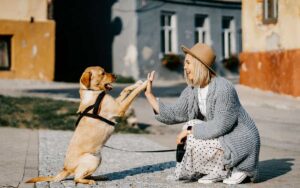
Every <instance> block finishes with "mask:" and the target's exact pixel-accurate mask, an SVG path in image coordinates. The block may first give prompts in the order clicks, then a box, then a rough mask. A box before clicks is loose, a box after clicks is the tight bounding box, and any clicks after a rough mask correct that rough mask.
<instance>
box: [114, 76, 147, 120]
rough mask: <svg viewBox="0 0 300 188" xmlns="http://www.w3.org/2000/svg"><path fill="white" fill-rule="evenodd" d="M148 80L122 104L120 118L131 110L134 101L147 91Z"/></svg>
mask: <svg viewBox="0 0 300 188" xmlns="http://www.w3.org/2000/svg"><path fill="white" fill-rule="evenodd" d="M147 83H148V80H146V81H145V82H143V83H142V84H141V85H140V86H138V87H137V88H136V89H134V90H133V91H132V92H131V93H130V94H129V95H128V96H127V97H126V98H125V99H124V100H123V101H122V102H121V103H120V108H119V113H118V115H119V116H120V117H122V116H124V114H125V112H126V110H127V109H128V108H129V106H130V104H131V103H132V102H133V100H134V99H135V98H136V97H137V96H138V95H139V94H140V93H141V92H142V91H144V90H145V89H146V87H147Z"/></svg>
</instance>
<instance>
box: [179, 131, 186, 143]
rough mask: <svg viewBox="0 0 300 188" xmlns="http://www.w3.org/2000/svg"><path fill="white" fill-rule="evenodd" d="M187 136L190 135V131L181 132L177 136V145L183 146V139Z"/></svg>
mask: <svg viewBox="0 0 300 188" xmlns="http://www.w3.org/2000/svg"><path fill="white" fill-rule="evenodd" d="M187 135H188V131H187V130H183V131H181V132H180V133H179V134H178V135H177V139H176V144H182V139H183V138H184V137H187Z"/></svg>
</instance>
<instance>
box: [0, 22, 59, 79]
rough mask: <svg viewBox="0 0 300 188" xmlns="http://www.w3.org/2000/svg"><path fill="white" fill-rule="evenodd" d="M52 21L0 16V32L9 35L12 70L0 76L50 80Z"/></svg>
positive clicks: (53, 31)
mask: <svg viewBox="0 0 300 188" xmlns="http://www.w3.org/2000/svg"><path fill="white" fill-rule="evenodd" d="M54 34H55V23H54V22H53V21H45V22H34V23H30V22H25V21H8V20H0V35H12V39H11V70H8V71H0V78H10V79H15V78H18V79H20V78H21V79H37V80H53V78H54V38H55V36H54Z"/></svg>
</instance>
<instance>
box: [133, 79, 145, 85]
mask: <svg viewBox="0 0 300 188" xmlns="http://www.w3.org/2000/svg"><path fill="white" fill-rule="evenodd" d="M135 84H137V85H142V84H143V81H142V80H138V81H137V82H136V83H135Z"/></svg>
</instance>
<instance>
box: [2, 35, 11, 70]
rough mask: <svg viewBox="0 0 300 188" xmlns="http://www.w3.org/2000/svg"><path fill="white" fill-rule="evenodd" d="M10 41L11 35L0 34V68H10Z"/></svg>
mask: <svg viewBox="0 0 300 188" xmlns="http://www.w3.org/2000/svg"><path fill="white" fill-rule="evenodd" d="M10 43H11V36H9V35H0V70H9V69H10V64H11V63H10V61H11V56H10Z"/></svg>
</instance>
